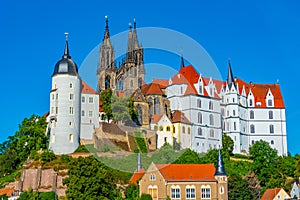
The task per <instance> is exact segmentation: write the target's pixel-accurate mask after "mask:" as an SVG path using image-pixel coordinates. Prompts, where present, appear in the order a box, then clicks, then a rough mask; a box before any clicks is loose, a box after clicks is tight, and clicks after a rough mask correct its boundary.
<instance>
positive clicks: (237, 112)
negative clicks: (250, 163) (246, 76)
mask: <svg viewBox="0 0 300 200" xmlns="http://www.w3.org/2000/svg"><path fill="white" fill-rule="evenodd" d="M166 94H167V97H168V99H169V101H170V107H171V111H174V110H180V111H182V112H183V113H184V114H185V116H186V117H187V118H188V119H189V121H190V122H191V124H192V125H191V126H192V138H193V139H192V149H193V150H194V151H196V152H206V151H207V150H209V149H210V148H218V147H220V146H221V145H222V133H227V134H228V135H229V136H230V137H231V138H232V139H233V141H234V151H233V152H234V153H247V152H248V151H249V147H250V146H251V145H252V144H254V143H255V142H256V141H258V140H264V141H267V142H269V144H270V146H271V147H273V148H274V149H276V150H277V151H278V154H279V155H287V138H286V118H285V107H284V103H283V98H282V95H281V91H280V87H279V85H278V84H252V83H249V84H248V83H246V82H244V81H242V80H241V79H234V78H233V75H232V70H231V66H230V63H229V65H228V78H227V81H226V82H223V81H219V80H213V79H212V78H204V77H202V76H201V75H199V74H198V72H197V71H196V70H195V69H194V68H193V66H182V67H181V68H180V70H179V72H178V73H177V74H176V75H175V76H173V78H171V79H170V81H169V86H168V87H167V89H166Z"/></svg>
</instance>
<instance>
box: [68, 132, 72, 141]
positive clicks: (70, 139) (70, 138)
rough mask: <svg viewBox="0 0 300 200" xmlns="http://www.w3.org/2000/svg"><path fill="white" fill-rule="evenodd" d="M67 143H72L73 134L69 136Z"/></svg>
mask: <svg viewBox="0 0 300 200" xmlns="http://www.w3.org/2000/svg"><path fill="white" fill-rule="evenodd" d="M69 142H73V134H72V133H71V134H69Z"/></svg>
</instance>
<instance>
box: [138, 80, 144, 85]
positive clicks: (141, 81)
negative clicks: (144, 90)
mask: <svg viewBox="0 0 300 200" xmlns="http://www.w3.org/2000/svg"><path fill="white" fill-rule="evenodd" d="M142 85H143V80H142V78H139V79H138V87H142Z"/></svg>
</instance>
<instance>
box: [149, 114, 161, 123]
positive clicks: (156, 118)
mask: <svg viewBox="0 0 300 200" xmlns="http://www.w3.org/2000/svg"><path fill="white" fill-rule="evenodd" d="M162 116H163V115H162V114H160V115H152V116H151V122H153V123H157V122H158V121H159V120H160V119H161V117H162Z"/></svg>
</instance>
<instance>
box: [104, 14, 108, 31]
mask: <svg viewBox="0 0 300 200" xmlns="http://www.w3.org/2000/svg"><path fill="white" fill-rule="evenodd" d="M105 22H106V26H105V28H107V29H108V16H107V15H105Z"/></svg>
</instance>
